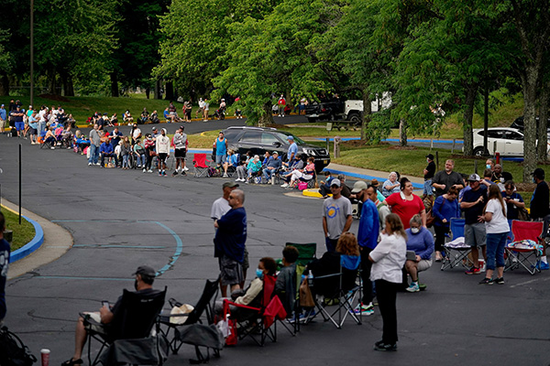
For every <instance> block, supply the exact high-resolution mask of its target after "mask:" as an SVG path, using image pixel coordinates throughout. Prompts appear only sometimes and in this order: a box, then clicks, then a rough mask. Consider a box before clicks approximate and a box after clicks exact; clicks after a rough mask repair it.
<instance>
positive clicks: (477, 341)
mask: <svg viewBox="0 0 550 366" xmlns="http://www.w3.org/2000/svg"><path fill="white" fill-rule="evenodd" d="M214 123H217V122H213V123H212V125H213V124H214ZM221 123H226V122H221ZM197 124H199V125H202V124H200V123H197ZM192 125H193V124H191V125H189V127H188V130H189V132H191V128H192ZM205 125H208V124H205ZM193 128H194V127H193ZM200 128H201V127H197V129H198V130H200ZM216 128H218V127H216ZM198 130H197V132H198ZM18 142H19V141H18V140H17V139H8V138H6V137H5V136H0V159H1V160H0V167H2V168H3V169H4V173H3V174H1V175H0V179H1V184H2V195H3V196H5V197H6V198H7V199H9V200H11V201H12V202H17V195H18V191H17V164H16V163H17V146H18V145H17V144H18ZM22 160H23V185H22V187H23V205H24V206H25V207H26V208H28V209H29V210H31V211H34V212H36V213H37V214H39V215H41V216H43V217H46V218H48V219H50V220H52V221H55V222H57V223H58V224H59V225H61V226H62V227H64V228H65V229H67V230H69V231H70V232H71V234H72V235H73V237H74V243H75V245H74V247H73V248H72V249H71V250H69V252H68V253H67V254H65V255H64V256H63V257H61V258H60V259H59V260H57V261H55V262H53V263H51V264H48V265H45V266H43V267H40V268H37V269H35V270H34V271H32V272H29V273H28V274H26V275H24V276H21V277H19V278H16V279H14V280H11V281H9V283H8V288H7V301H8V306H9V310H8V311H9V312H8V317H7V319H6V324H7V325H8V326H9V327H10V328H11V329H12V330H13V331H15V332H16V333H18V334H19V335H21V337H22V338H23V340H24V341H25V342H26V343H27V344H28V345H29V346H30V348H31V350H32V351H33V352H34V353H35V354H38V352H39V350H40V349H41V348H44V347H46V348H50V349H51V350H52V354H51V364H52V365H56V364H59V363H60V362H62V361H63V360H65V359H67V358H69V357H70V356H71V354H72V348H73V330H74V324H75V319H76V318H77V315H78V312H79V311H85V310H96V309H98V308H99V307H100V304H101V300H105V299H107V300H111V301H114V300H115V299H116V298H117V297H118V296H119V295H120V294H121V291H122V288H129V289H130V288H132V286H133V280H132V278H131V274H132V272H133V270H134V269H135V268H136V267H137V266H138V265H140V264H142V263H148V264H150V265H152V266H153V267H155V268H157V269H159V270H161V272H162V274H161V275H160V276H159V278H158V279H157V281H156V283H155V285H156V287H158V288H160V287H164V286H168V289H169V293H168V296H169V297H174V298H177V299H180V301H183V302H189V303H194V302H195V301H196V300H197V299H198V296H199V294H200V291H201V288H202V286H203V284H204V280H205V279H206V278H211V279H212V278H215V277H216V276H217V272H218V270H217V263H216V260H215V259H214V258H213V245H212V237H213V233H214V229H213V226H212V222H211V219H210V217H209V216H210V205H211V203H212V202H213V201H214V200H215V199H216V198H217V197H218V196H219V195H220V194H221V184H222V182H223V180H221V179H216V178H211V179H195V178H192V177H186V178H184V177H177V178H169V177H166V178H161V177H158V176H156V175H154V174H144V173H141V172H139V171H121V170H115V169H101V168H97V167H88V166H87V165H86V161H85V159H84V158H83V157H82V156H79V155H77V154H74V153H73V152H71V151H68V150H54V151H51V150H40V149H39V148H38V147H36V146H30V145H27V144H25V145H24V146H23V159H22ZM244 190H245V192H246V195H247V196H246V202H245V207H246V209H247V212H248V215H249V216H248V217H249V238H248V242H247V246H248V248H249V251H250V256H251V260H250V261H251V263H252V264H253V265H254V264H255V263H257V260H258V259H259V258H260V257H263V256H266V255H268V256H274V257H279V256H280V253H281V250H282V247H283V245H284V243H285V242H287V241H295V242H311V241H314V242H317V243H323V235H322V229H321V220H320V218H319V217H320V211H321V202H322V201H321V200H318V199H307V198H302V197H295V196H288V195H285V194H284V190H283V189H281V188H279V187H273V186H255V185H254V186H245V187H244ZM352 231H353V232H355V233H356V232H357V222H354V224H353V226H352ZM317 253H318V255H321V254H322V253H323V248H322V246H321V245H320V246H319V248H318V251H317ZM253 273H254V268H251V269H250V270H249V271H248V276H249V278H250V277H252V275H253ZM505 277H506V281H507V283H506V285H504V286H497V285H494V286H490V287H486V286H480V285H478V284H477V283H478V281H479V280H480V277H479V276H466V275H464V274H463V272H462V271H460V270H452V271H445V272H441V271H440V270H439V268H437V267H432V268H431V269H430V270H429V271H427V272H425V273H422V275H421V279H422V282H424V283H426V284H427V285H428V290H427V291H425V292H422V293H417V294H408V293H402V294H399V295H398V311H399V334H400V343H399V351H398V352H397V353H395V354H380V353H377V352H374V351H372V345H373V343H374V342H375V341H377V340H379V339H380V336H381V327H382V322H381V318H380V315H379V312H378V310H376V312H375V314H374V315H373V316H371V317H369V318H367V319H365V321H364V324H363V325H362V326H357V325H355V324H353V323H352V322H351V321H348V323H347V324H346V325H345V326H344V328H343V329H342V330H336V329H334V327H333V326H332V325H331V324H330V323H323V322H321V321H318V322H315V323H313V324H311V325H309V326H308V327H305V328H304V329H303V331H302V332H301V333H300V334H299V335H298V336H297V337H295V338H291V337H290V336H289V335H287V334H284V333H282V332H281V333H280V337H279V342H278V343H277V344H268V345H266V346H265V347H264V348H263V349H260V348H258V347H257V346H255V345H254V344H253V343H252V342H250V341H247V342H243V343H241V344H239V345H238V346H237V347H233V348H227V349H225V350H224V351H223V352H222V358H221V359H219V360H213V361H211V363H212V364H215V365H242V364H243V363H246V364H266V365H275V364H277V365H280V364H288V363H290V362H297V359H299V362H300V363H301V364H304V365H336V364H348V363H349V364H351V363H357V362H360V363H372V364H375V365H377V364H382V363H391V364H396V365H436V364H446V365H464V364H470V363H480V362H482V363H493V364H498V365H516V364H529V365H547V364H549V363H550V351H549V350H550V347H549V346H550V333H549V331H548V330H547V324H546V323H547V322H546V320H547V319H548V318H549V317H550V306H548V305H549V300H550V294H549V292H548V291H547V289H548V285H549V283H550V282H549V277H548V273H543V274H540V275H536V276H534V277H531V276H529V275H527V274H526V273H524V272H521V271H520V272H517V273H510V274H507V275H506V276H505ZM191 357H194V351H193V349H192V347H190V346H184V347H183V349H182V350H181V351H180V354H179V355H178V356H173V357H171V358H170V359H169V361H168V363H167V365H168V366H170V365H176V364H181V363H182V362H184V363H186V362H187V359H188V358H191Z"/></svg>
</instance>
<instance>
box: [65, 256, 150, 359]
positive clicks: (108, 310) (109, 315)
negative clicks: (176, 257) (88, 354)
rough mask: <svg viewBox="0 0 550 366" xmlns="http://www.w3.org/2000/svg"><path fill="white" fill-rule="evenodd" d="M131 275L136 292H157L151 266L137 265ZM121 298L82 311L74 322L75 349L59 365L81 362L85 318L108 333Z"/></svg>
mask: <svg viewBox="0 0 550 366" xmlns="http://www.w3.org/2000/svg"><path fill="white" fill-rule="evenodd" d="M133 275H134V276H135V282H134V288H135V289H136V294H140V295H144V296H145V295H150V294H152V293H155V292H158V290H154V289H153V282H154V281H155V276H156V272H155V270H154V269H153V268H151V267H149V266H139V267H138V268H137V270H136V272H135V273H134V274H133ZM121 300H122V296H121V297H119V298H118V300H117V302H116V303H115V305H114V306H113V307H109V306H108V305H107V304H104V305H103V307H101V308H100V309H99V312H92V313H90V312H88V313H82V315H84V316H81V317H80V318H78V322H77V323H76V331H75V350H74V354H73V357H71V358H70V359H68V360H67V361H65V362H63V363H62V364H61V366H73V365H81V364H82V363H83V361H82V350H83V349H84V345H85V343H86V325H85V324H84V321H85V318H86V319H92V320H93V321H94V322H95V323H98V324H97V325H92V326H91V327H92V329H93V330H94V331H98V332H104V333H105V334H109V324H110V323H112V322H113V319H114V318H115V316H116V314H117V309H118V308H119V307H120V303H121Z"/></svg>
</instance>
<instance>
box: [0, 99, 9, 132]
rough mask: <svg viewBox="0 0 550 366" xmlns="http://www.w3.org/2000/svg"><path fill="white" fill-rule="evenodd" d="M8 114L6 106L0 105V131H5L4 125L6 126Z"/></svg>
mask: <svg viewBox="0 0 550 366" xmlns="http://www.w3.org/2000/svg"><path fill="white" fill-rule="evenodd" d="M7 118H8V115H7V113H6V108H5V107H4V105H3V104H2V105H1V106H0V133H4V126H6V120H7Z"/></svg>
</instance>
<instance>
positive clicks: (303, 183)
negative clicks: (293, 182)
mask: <svg viewBox="0 0 550 366" xmlns="http://www.w3.org/2000/svg"><path fill="white" fill-rule="evenodd" d="M298 189H299V190H300V191H303V190H304V189H307V182H299V183H298Z"/></svg>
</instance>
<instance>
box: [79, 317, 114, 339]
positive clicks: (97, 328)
mask: <svg viewBox="0 0 550 366" xmlns="http://www.w3.org/2000/svg"><path fill="white" fill-rule="evenodd" d="M80 316H82V317H83V318H84V320H86V318H90V319H91V320H93V321H94V322H96V323H101V315H100V314H99V312H94V313H88V312H86V313H81V314H80ZM90 328H91V329H92V330H93V331H94V332H97V333H101V334H107V330H106V329H105V326H104V325H103V324H101V325H96V324H90Z"/></svg>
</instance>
